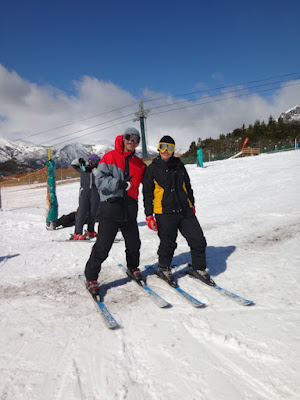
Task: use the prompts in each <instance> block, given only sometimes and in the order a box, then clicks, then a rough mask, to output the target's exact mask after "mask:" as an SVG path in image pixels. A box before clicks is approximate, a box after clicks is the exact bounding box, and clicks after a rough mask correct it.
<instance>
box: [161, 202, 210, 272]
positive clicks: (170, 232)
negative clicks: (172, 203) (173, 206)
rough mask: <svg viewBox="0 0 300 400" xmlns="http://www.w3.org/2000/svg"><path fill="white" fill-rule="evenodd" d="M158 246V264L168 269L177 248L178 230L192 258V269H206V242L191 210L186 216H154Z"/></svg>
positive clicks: (181, 214)
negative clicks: (158, 240)
mask: <svg viewBox="0 0 300 400" xmlns="http://www.w3.org/2000/svg"><path fill="white" fill-rule="evenodd" d="M155 219H156V222H157V227H158V236H159V238H160V244H159V247H158V251H157V254H158V262H159V265H161V266H162V267H163V268H166V267H170V265H171V263H172V258H173V255H174V251H175V249H176V247H177V243H176V239H177V234H178V230H179V232H180V233H181V234H182V236H183V237H184V238H185V239H186V241H187V243H188V245H189V247H190V250H191V257H192V268H193V269H195V270H202V271H204V270H205V269H206V253H205V251H206V240H205V237H204V235H203V231H202V228H201V226H200V224H199V222H198V219H197V218H196V216H195V215H194V213H193V211H192V210H188V211H187V213H186V214H183V213H179V214H155Z"/></svg>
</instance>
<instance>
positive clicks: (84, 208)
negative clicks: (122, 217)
mask: <svg viewBox="0 0 300 400" xmlns="http://www.w3.org/2000/svg"><path fill="white" fill-rule="evenodd" d="M99 161H100V157H98V156H97V155H96V154H91V155H90V156H89V159H88V162H87V163H86V162H85V160H84V159H83V158H79V159H78V158H76V159H75V160H73V161H72V163H71V166H72V167H73V168H74V169H76V170H77V171H78V172H79V173H80V192H79V209H78V213H77V215H76V222H75V233H74V235H73V239H74V240H85V239H90V238H93V237H96V236H97V233H96V232H95V231H94V226H95V220H96V214H97V211H98V208H99V204H100V198H99V193H98V190H97V188H96V186H95V175H94V171H96V169H97V167H98V164H99ZM87 215H88V221H87V232H86V234H85V235H83V234H82V230H83V225H84V223H85V219H86V216H87Z"/></svg>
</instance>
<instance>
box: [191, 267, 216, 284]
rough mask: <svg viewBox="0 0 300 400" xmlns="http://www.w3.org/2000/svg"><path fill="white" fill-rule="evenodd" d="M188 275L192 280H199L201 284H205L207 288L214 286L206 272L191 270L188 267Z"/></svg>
mask: <svg viewBox="0 0 300 400" xmlns="http://www.w3.org/2000/svg"><path fill="white" fill-rule="evenodd" d="M188 273H189V275H190V276H192V277H193V278H196V279H199V280H200V281H201V282H203V283H206V285H209V286H215V282H214V281H213V280H212V279H211V277H210V276H209V274H208V273H207V271H206V270H204V271H202V270H201V269H197V270H196V269H193V268H192V266H191V265H189V272H188Z"/></svg>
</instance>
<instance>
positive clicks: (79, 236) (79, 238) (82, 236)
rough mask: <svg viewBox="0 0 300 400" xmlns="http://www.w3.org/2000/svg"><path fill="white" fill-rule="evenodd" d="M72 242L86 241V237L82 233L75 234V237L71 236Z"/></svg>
mask: <svg viewBox="0 0 300 400" xmlns="http://www.w3.org/2000/svg"><path fill="white" fill-rule="evenodd" d="M70 240H86V236H85V235H81V234H80V233H74V235H71V237H70Z"/></svg>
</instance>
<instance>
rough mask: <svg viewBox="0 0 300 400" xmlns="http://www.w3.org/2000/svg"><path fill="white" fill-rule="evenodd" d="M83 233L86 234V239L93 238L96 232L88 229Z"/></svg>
mask: <svg viewBox="0 0 300 400" xmlns="http://www.w3.org/2000/svg"><path fill="white" fill-rule="evenodd" d="M85 235H86V238H87V239H93V238H95V237H97V233H96V232H89V231H87V232H86V233H85Z"/></svg>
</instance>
